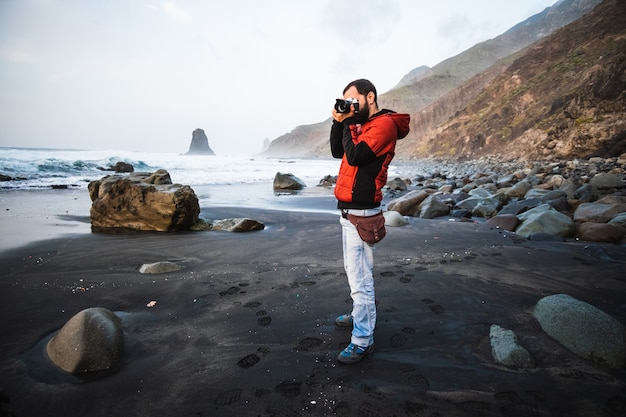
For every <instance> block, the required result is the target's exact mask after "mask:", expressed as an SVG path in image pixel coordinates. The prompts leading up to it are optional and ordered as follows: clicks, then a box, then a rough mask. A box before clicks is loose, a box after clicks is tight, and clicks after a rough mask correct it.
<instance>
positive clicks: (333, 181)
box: [317, 175, 337, 187]
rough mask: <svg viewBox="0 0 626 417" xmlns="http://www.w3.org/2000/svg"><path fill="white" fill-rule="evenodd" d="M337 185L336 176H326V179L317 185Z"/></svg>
mask: <svg viewBox="0 0 626 417" xmlns="http://www.w3.org/2000/svg"><path fill="white" fill-rule="evenodd" d="M335 184H337V176H336V175H326V176H325V177H324V178H322V179H321V180H320V182H319V183H318V184H317V186H318V187H332V186H333V185H335Z"/></svg>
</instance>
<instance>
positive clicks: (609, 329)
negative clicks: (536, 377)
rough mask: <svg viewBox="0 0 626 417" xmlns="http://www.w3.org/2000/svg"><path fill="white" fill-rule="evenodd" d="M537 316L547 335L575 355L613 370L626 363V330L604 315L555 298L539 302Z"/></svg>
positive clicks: (584, 305) (587, 306) (579, 303)
mask: <svg viewBox="0 0 626 417" xmlns="http://www.w3.org/2000/svg"><path fill="white" fill-rule="evenodd" d="M533 315H534V316H535V318H536V319H537V321H538V322H539V324H540V325H541V328H542V329H543V331H544V332H546V333H547V334H548V335H549V336H550V337H552V338H554V339H555V340H556V341H558V342H559V343H561V344H562V345H563V346H565V347H566V348H567V349H569V350H570V351H572V352H574V353H575V354H577V355H579V356H581V357H583V358H586V359H589V360H591V361H594V362H597V363H601V364H604V365H607V366H609V367H611V368H621V367H622V366H623V365H624V363H625V362H626V340H625V337H626V335H625V333H624V326H623V325H622V324H621V323H620V322H618V321H617V320H615V319H614V318H613V317H611V316H609V315H608V314H606V313H605V312H604V311H602V310H599V309H597V308H596V307H594V306H592V305H590V304H587V303H585V302H583V301H579V300H577V299H575V298H573V297H570V296H569V295H566V294H555V295H550V296H548V297H544V298H542V299H541V300H539V302H537V304H536V305H535V307H534V309H533Z"/></svg>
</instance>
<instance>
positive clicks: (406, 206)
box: [387, 190, 430, 216]
mask: <svg viewBox="0 0 626 417" xmlns="http://www.w3.org/2000/svg"><path fill="white" fill-rule="evenodd" d="M429 195H430V193H428V192H426V191H424V190H419V191H418V190H414V191H410V192H408V193H407V194H405V195H403V196H402V197H400V198H398V199H396V200H393V201H391V202H390V203H389V204H388V205H387V209H388V210H390V211H391V210H393V211H397V212H398V213H400V214H401V215H403V216H416V215H419V205H420V204H421V203H422V201H424V200H425V199H426V197H428V196H429Z"/></svg>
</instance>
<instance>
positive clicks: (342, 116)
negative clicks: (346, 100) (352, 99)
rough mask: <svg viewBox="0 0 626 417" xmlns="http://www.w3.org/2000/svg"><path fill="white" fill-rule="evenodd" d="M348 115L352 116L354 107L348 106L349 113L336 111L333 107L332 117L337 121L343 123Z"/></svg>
mask: <svg viewBox="0 0 626 417" xmlns="http://www.w3.org/2000/svg"><path fill="white" fill-rule="evenodd" d="M349 117H354V107H353V106H350V113H337V110H335V108H333V119H335V120H336V121H338V122H339V123H343V121H344V120H346V119H347V118H349Z"/></svg>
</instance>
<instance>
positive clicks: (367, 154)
mask: <svg viewBox="0 0 626 417" xmlns="http://www.w3.org/2000/svg"><path fill="white" fill-rule="evenodd" d="M352 123H354V120H352ZM356 129H357V126H356V125H355V124H350V119H348V120H346V121H344V128H343V138H342V142H343V149H344V152H345V153H346V161H347V162H348V164H350V165H352V166H360V165H367V164H369V163H370V162H372V161H374V160H375V159H376V158H377V157H378V156H377V155H376V153H375V152H374V151H373V150H372V148H371V147H370V143H372V142H373V141H372V139H374V138H373V137H365V136H366V135H364V134H361V135H360V136H359V142H358V143H356V144H355V143H354V141H353V140H352V134H353V133H352V132H353V131H354V135H355V137H356ZM368 136H369V135H368Z"/></svg>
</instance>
